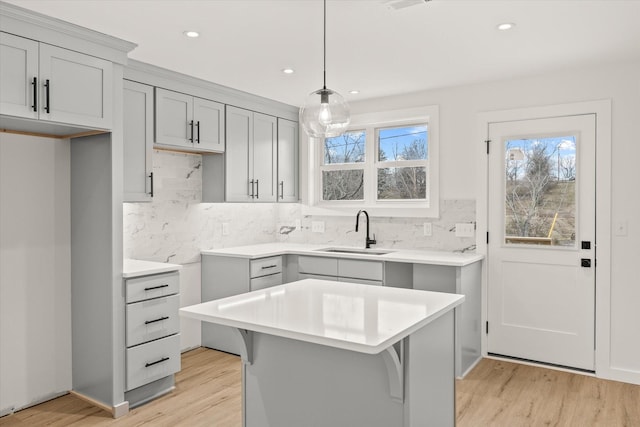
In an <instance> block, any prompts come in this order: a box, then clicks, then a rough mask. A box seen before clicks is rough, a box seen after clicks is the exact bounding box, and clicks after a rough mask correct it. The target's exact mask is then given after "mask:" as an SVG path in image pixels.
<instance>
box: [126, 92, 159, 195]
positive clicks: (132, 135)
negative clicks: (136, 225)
mask: <svg viewBox="0 0 640 427" xmlns="http://www.w3.org/2000/svg"><path fill="white" fill-rule="evenodd" d="M123 112H124V114H123V124H124V131H123V137H124V138H123V139H124V158H123V168H124V180H123V181H124V182H123V185H124V201H125V202H150V201H151V199H152V197H153V163H152V162H153V160H152V158H153V157H152V156H153V86H149V85H144V84H141V83H137V82H133V81H130V80H124V96H123Z"/></svg>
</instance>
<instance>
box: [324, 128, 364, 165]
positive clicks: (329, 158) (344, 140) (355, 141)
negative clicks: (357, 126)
mask: <svg viewBox="0 0 640 427" xmlns="http://www.w3.org/2000/svg"><path fill="white" fill-rule="evenodd" d="M365 139H366V138H365V132H364V131H351V132H345V133H344V134H342V135H340V136H335V137H333V138H326V139H325V140H324V164H325V165H332V164H337V163H338V164H339V163H361V162H364V159H365V157H364V151H365V149H364V148H365Z"/></svg>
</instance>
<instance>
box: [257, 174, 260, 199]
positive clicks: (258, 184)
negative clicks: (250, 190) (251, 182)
mask: <svg viewBox="0 0 640 427" xmlns="http://www.w3.org/2000/svg"><path fill="white" fill-rule="evenodd" d="M259 198H260V180H259V179H256V199H259Z"/></svg>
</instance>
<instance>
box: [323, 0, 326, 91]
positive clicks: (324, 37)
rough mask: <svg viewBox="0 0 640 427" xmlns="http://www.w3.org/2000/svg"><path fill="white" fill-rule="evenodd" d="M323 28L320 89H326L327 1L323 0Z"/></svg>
mask: <svg viewBox="0 0 640 427" xmlns="http://www.w3.org/2000/svg"><path fill="white" fill-rule="evenodd" d="M323 23H324V27H323V30H322V31H323V33H322V35H323V42H322V51H323V55H324V58H323V63H322V81H323V84H322V88H323V89H325V90H326V89H327V0H324V19H323Z"/></svg>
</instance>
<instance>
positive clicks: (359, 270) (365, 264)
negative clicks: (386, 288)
mask: <svg viewBox="0 0 640 427" xmlns="http://www.w3.org/2000/svg"><path fill="white" fill-rule="evenodd" d="M338 277H340V278H354V279H366V280H379V281H382V262H380V261H361V260H357V259H338Z"/></svg>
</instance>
